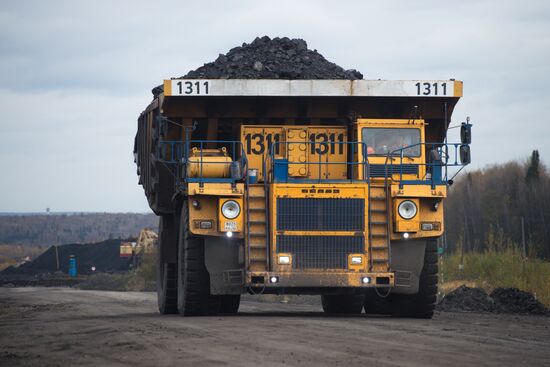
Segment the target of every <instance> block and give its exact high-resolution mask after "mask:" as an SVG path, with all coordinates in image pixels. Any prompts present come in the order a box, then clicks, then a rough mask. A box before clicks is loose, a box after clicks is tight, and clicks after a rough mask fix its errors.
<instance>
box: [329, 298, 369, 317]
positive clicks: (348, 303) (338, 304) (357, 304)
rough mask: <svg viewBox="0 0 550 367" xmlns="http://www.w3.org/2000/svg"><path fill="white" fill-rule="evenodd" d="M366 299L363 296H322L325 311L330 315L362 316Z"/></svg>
mask: <svg viewBox="0 0 550 367" xmlns="http://www.w3.org/2000/svg"><path fill="white" fill-rule="evenodd" d="M363 302H364V297H363V296H361V295H347V294H346V295H326V296H325V295H322V296H321V303H322V305H323V311H325V313H329V314H348V315H353V314H360V313H361V311H362V310H363Z"/></svg>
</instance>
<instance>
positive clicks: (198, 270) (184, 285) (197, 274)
mask: <svg viewBox="0 0 550 367" xmlns="http://www.w3.org/2000/svg"><path fill="white" fill-rule="evenodd" d="M178 249H179V254H178V277H177V285H178V294H177V309H178V312H179V313H180V315H182V316H212V315H216V314H217V313H218V312H219V310H220V296H214V295H211V294H210V274H209V273H208V270H207V269H206V265H205V262H204V240H203V238H201V237H198V236H194V235H193V234H191V232H190V230H189V208H188V204H187V201H184V202H183V206H182V209H181V220H180V234H179V246H178Z"/></svg>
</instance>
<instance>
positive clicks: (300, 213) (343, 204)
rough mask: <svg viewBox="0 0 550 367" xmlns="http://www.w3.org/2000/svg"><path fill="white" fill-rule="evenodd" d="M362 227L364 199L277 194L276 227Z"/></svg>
mask: <svg viewBox="0 0 550 367" xmlns="http://www.w3.org/2000/svg"><path fill="white" fill-rule="evenodd" d="M364 228H365V200H364V199H329V198H327V199H315V198H277V230H278V231H353V232H363V231H364Z"/></svg>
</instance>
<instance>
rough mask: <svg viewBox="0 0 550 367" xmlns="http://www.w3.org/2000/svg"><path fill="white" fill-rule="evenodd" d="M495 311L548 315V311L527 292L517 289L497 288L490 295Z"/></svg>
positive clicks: (549, 312)
mask: <svg viewBox="0 0 550 367" xmlns="http://www.w3.org/2000/svg"><path fill="white" fill-rule="evenodd" d="M491 298H492V299H493V301H494V303H495V310H496V311H497V312H501V313H517V314H533V315H549V314H550V311H548V310H547V309H546V307H544V305H543V304H542V303H540V302H539V301H537V299H536V298H535V297H534V296H533V295H532V294H531V293H528V292H524V291H521V290H519V289H517V288H497V289H495V290H494V291H493V292H492V293H491Z"/></svg>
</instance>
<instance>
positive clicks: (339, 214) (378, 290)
mask: <svg viewBox="0 0 550 367" xmlns="http://www.w3.org/2000/svg"><path fill="white" fill-rule="evenodd" d="M461 96H462V82H460V81H457V80H453V79H451V80H414V81H386V80H354V81H352V80H244V79H243V80H239V79H226V80H224V79H209V80H206V79H200V80H199V79H172V80H165V81H164V93H161V94H159V95H157V96H156V97H155V99H154V100H153V101H152V102H151V104H150V105H149V106H147V108H146V109H145V111H144V112H143V113H142V114H141V115H140V116H139V119H138V131H137V135H136V139H135V148H134V154H135V161H136V163H137V168H138V175H139V183H140V184H141V185H142V186H143V188H144V190H145V194H146V196H147V199H148V201H149V205H150V207H151V209H152V210H153V211H154V212H155V213H156V214H157V215H159V216H160V226H159V251H158V254H159V256H158V271H159V272H158V282H157V283H158V284H157V287H158V289H157V290H158V304H159V310H160V312H161V313H163V314H167V313H177V312H179V313H180V314H182V315H213V314H216V313H218V312H222V313H234V312H237V310H238V308H239V302H240V295H241V294H243V293H246V292H249V293H264V294H268V293H269V294H319V295H321V297H322V304H323V309H324V310H325V312H327V313H349V314H353V313H360V312H361V311H362V309H363V308H365V310H367V311H368V312H377V313H386V314H391V315H395V316H409V317H421V318H431V317H432V314H433V310H434V304H435V301H436V293H437V272H438V265H437V239H438V238H439V237H440V236H441V235H442V233H443V231H444V222H443V201H444V199H445V197H446V196H447V188H448V185H449V184H450V182H449V179H450V178H449V177H448V176H449V173H448V167H451V166H456V167H459V168H460V167H462V166H463V165H466V164H468V163H469V162H470V148H469V144H470V140H471V128H470V127H471V125H470V124H469V122H467V123H463V125H462V141H461V142H460V143H452V144H451V143H448V142H447V138H446V134H447V129H448V127H449V123H450V118H451V114H452V111H453V109H454V107H455V105H456V103H457V102H458V100H459V98H460V97H461Z"/></svg>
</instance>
